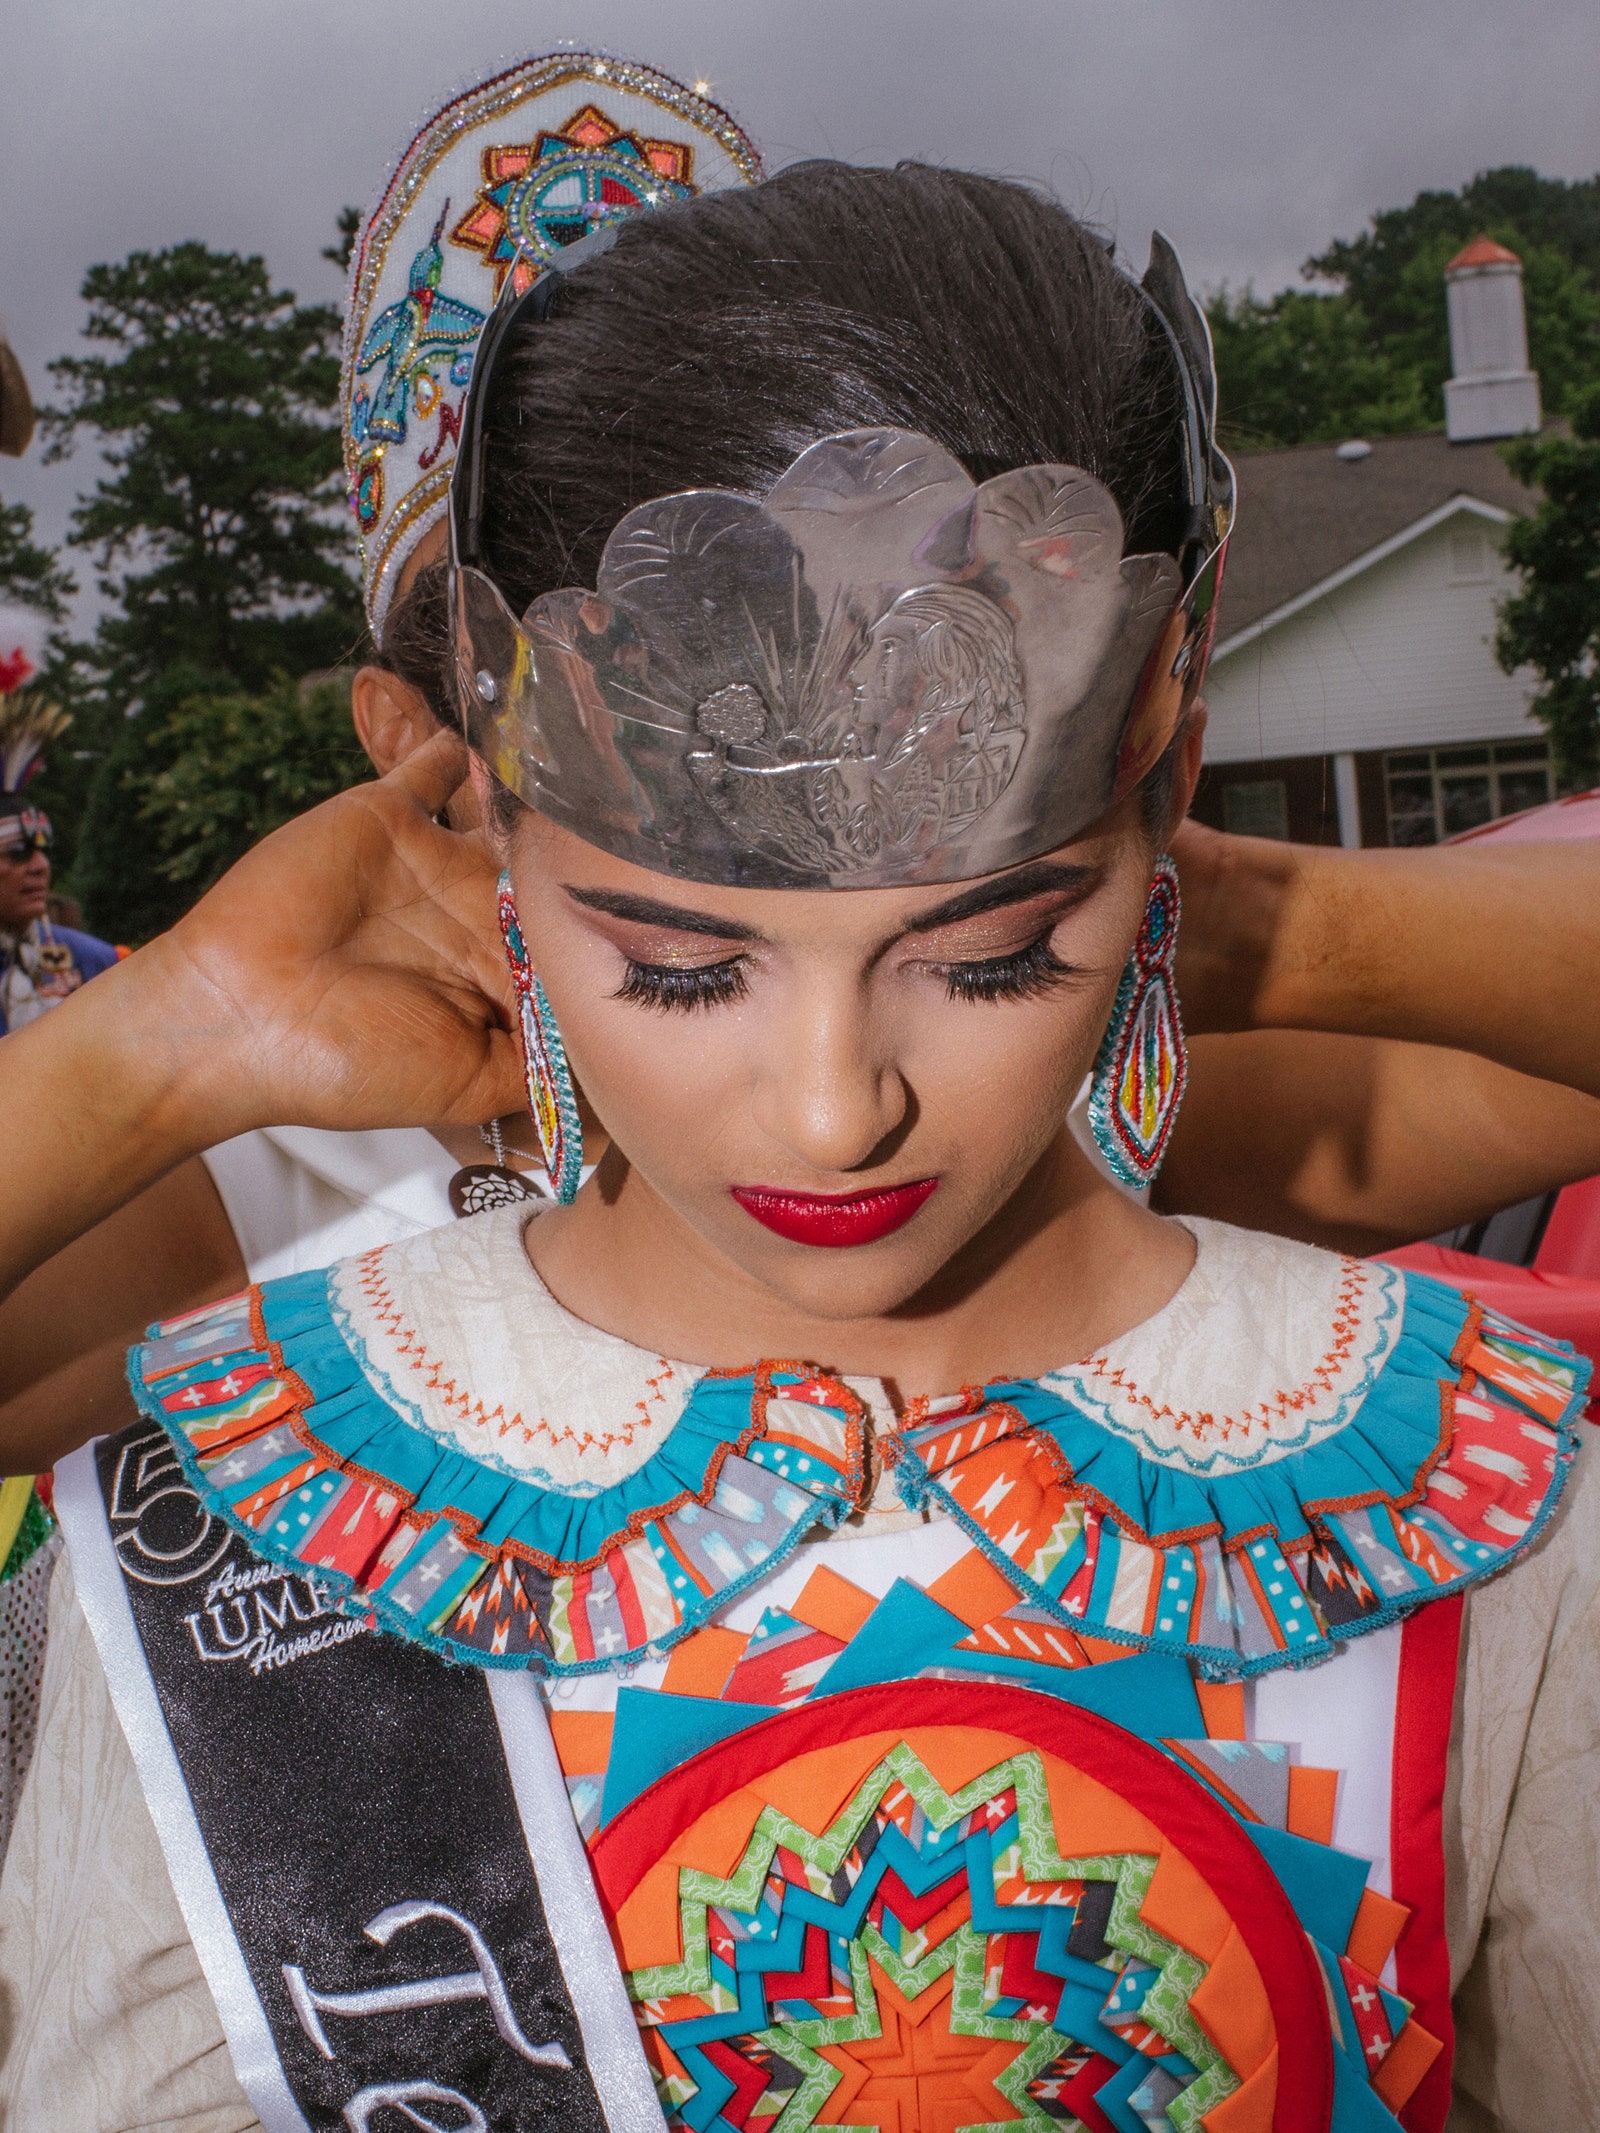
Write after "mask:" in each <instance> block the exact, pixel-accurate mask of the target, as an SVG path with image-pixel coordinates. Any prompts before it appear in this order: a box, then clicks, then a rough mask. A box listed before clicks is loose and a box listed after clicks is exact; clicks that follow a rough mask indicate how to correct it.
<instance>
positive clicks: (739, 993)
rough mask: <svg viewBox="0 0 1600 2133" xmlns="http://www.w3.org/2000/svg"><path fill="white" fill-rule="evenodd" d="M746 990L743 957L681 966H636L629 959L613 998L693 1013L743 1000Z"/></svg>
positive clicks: (648, 964)
mask: <svg viewBox="0 0 1600 2133" xmlns="http://www.w3.org/2000/svg"><path fill="white" fill-rule="evenodd" d="M749 990H750V987H749V983H748V981H747V979H746V977H745V958H744V957H743V956H742V955H734V956H729V957H728V958H727V959H726V961H724V962H721V963H697V964H692V965H688V966H683V967H680V966H677V965H674V964H669V963H639V962H635V961H634V960H633V959H632V958H631V957H630V958H629V960H628V967H627V971H626V974H625V975H624V977H623V980H622V983H621V984H620V985H619V986H618V987H617V990H616V992H615V994H614V995H613V997H614V998H615V999H618V1000H631V1001H633V1003H634V1004H635V1006H638V1007H653V1008H656V1009H658V1010H660V1011H662V1012H664V1013H669V1014H670V1013H674V1012H676V1013H689V1014H692V1013H693V1012H694V1010H695V1009H696V1008H701V1007H727V1006H728V1005H730V1004H731V1003H732V1002H733V1001H735V1000H742V999H743V998H744V997H745V994H746V993H747V992H748V991H749Z"/></svg>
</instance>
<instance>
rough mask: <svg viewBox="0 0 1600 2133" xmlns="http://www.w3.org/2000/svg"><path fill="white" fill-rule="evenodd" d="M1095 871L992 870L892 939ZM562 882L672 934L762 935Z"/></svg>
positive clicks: (1067, 885) (578, 900)
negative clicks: (990, 877) (990, 876)
mask: <svg viewBox="0 0 1600 2133" xmlns="http://www.w3.org/2000/svg"><path fill="white" fill-rule="evenodd" d="M1097 873H1098V869H1097V868H1095V867H1084V866H1066V865H1063V864H1062V863H1061V862H1060V861H1058V860H1051V859H1042V860H1035V861H1034V863H1033V864H1032V865H1031V866H1025V867H1018V868H1017V870H1016V872H1015V873H1012V874H999V875H996V876H995V878H994V879H993V880H992V881H981V882H979V883H978V885H977V886H976V887H975V888H971V889H964V890H963V891H962V892H961V894H960V895H959V896H951V897H948V898H947V899H946V900H945V902H943V903H942V904H935V906H934V907H933V909H932V910H931V911H926V912H924V913H923V915H922V916H921V917H920V918H916V919H912V920H911V921H910V923H909V924H907V925H904V926H902V927H901V928H900V929H899V932H898V933H897V934H896V936H895V938H896V939H903V938H904V936H905V935H907V934H911V933H934V932H937V931H938V930H939V929H940V928H941V927H944V926H958V925H960V923H961V921H962V920H963V919H967V918H977V917H979V916H981V914H982V913H983V912H985V911H997V910H1002V909H1003V908H1004V907H1005V906H1006V905H1007V904H1021V903H1028V902H1030V901H1031V900H1032V899H1033V898H1034V897H1036V896H1045V895H1048V894H1049V893H1050V892H1051V891H1052V890H1061V889H1068V890H1071V889H1083V888H1085V887H1087V886H1088V885H1089V884H1090V883H1092V882H1093V881H1094V879H1095V878H1096V875H1097ZM565 887H566V893H567V894H568V896H570V897H571V898H572V901H573V902H574V903H575V904H582V905H583V906H584V908H585V909H586V910H590V911H603V912H605V913H606V914H607V916H608V917H611V918H621V919H626V920H629V921H631V922H632V923H633V924H634V925H636V926H663V927H666V928H668V929H669V930H670V931H671V932H674V933H698V934H703V935H705V936H707V937H708V938H709V939H711V940H718V941H764V940H765V939H766V937H767V936H766V935H765V934H764V933H759V932H757V930H756V928H755V927H754V926H745V925H741V924H740V923H739V921H738V920H737V919H731V918H719V917H717V916H716V914H715V913H713V912H709V911H690V910H687V909H685V908H684V906H683V905H681V904H664V903H658V902H657V901H656V900H655V898H654V897H653V896H628V895H626V894H624V893H622V892H621V891H618V890H613V889H575V888H573V887H572V886H571V884H570V883H567V884H565Z"/></svg>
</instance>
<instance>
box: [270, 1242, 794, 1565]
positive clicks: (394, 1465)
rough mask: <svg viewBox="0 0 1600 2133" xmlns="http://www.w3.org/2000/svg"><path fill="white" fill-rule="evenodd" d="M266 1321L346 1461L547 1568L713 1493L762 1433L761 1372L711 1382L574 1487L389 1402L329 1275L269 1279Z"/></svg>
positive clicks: (601, 1548) (598, 1553)
mask: <svg viewBox="0 0 1600 2133" xmlns="http://www.w3.org/2000/svg"><path fill="white" fill-rule="evenodd" d="M261 1319H262V1324H263V1326H264V1328H265V1330H266V1334H267V1338H268V1339H269V1340H270V1341H272V1342H274V1343H275V1344H276V1345H277V1347H278V1348H279V1350H280V1351H281V1353H282V1356H283V1360H284V1362H285V1364H286V1365H287V1366H288V1368H289V1369H291V1370H292V1371H293V1372H294V1373H295V1375H296V1376H297V1377H298V1378H299V1379H301V1381H302V1382H303V1383H304V1384H305V1386H306V1387H307V1388H308V1390H309V1391H310V1393H311V1396H312V1400H313V1402H314V1405H315V1417H314V1421H313V1422H312V1426H313V1428H314V1430H315V1434H316V1438H317V1441H318V1443H319V1444H323V1445H325V1446H326V1447H327V1449H328V1450H329V1451H330V1452H331V1453H332V1454H333V1456H334V1458H335V1459H336V1460H337V1461H338V1462H339V1464H340V1465H341V1466H349V1467H355V1468H358V1469H359V1470H360V1471H361V1472H362V1473H364V1474H366V1475H368V1476H370V1477H372V1478H373V1479H375V1480H380V1481H386V1482H389V1483H391V1484H392V1485H393V1486H394V1487H395V1488H396V1489H398V1490H399V1491H400V1492H401V1493H402V1494H403V1495H404V1496H406V1497H407V1498H408V1499H409V1500H410V1501H411V1502H412V1504H413V1506H414V1508H415V1509H416V1511H417V1512H418V1513H419V1514H426V1513H430V1512H431V1513H434V1514H453V1515H454V1516H456V1517H458V1518H461V1519H465V1520H467V1521H469V1522H470V1524H471V1525H472V1527H473V1529H474V1530H475V1532H476V1534H477V1536H478V1538H479V1540H480V1541H481V1542H482V1544H483V1545H484V1546H485V1547H486V1548H489V1549H498V1548H501V1547H503V1546H505V1545H506V1544H507V1543H509V1544H510V1545H511V1546H513V1547H514V1548H516V1549H518V1550H520V1551H521V1552H522V1553H524V1554H525V1555H526V1556H528V1557H529V1558H531V1559H532V1560H533V1561H535V1562H537V1563H540V1564H541V1565H542V1566H543V1567H545V1568H547V1569H558V1570H561V1571H571V1570H578V1569H585V1568H588V1567H589V1566H591V1565H592V1564H595V1563H597V1562H599V1561H600V1560H601V1558H602V1557H603V1556H604V1555H606V1554H607V1553H608V1552H609V1550H610V1549H612V1548H614V1547H616V1546H618V1545H619V1544H620V1543H621V1542H622V1541H623V1540H624V1539H626V1538H627V1537H628V1535H629V1534H630V1533H633V1532H636V1531H638V1530H639V1528H640V1527H641V1526H643V1525H644V1524H645V1523H647V1522H648V1521H649V1520H650V1519H651V1518H654V1517H656V1516H658V1515H659V1514H660V1513H661V1512H662V1511H664V1510H665V1509H667V1508H669V1507H670V1506H672V1505H675V1504H678V1503H683V1502H687V1501H689V1500H690V1499H700V1498H704V1497H705V1496H707V1495H708V1494H709V1493H710V1490H711V1488H712V1486H713V1480H714V1470H715V1467H716V1465H717V1463H718V1461H719V1460H720V1459H722V1458H723V1457H725V1456H726V1454H727V1453H728V1452H729V1451H730V1450H732V1449H735V1448H737V1447H739V1446H740V1445H741V1444H742V1443H743V1442H746V1441H748V1439H749V1438H750V1437H751V1436H753V1435H754V1434H755V1428H756V1426H755V1424H754V1423H753V1422H752V1419H751V1397H750V1395H751V1384H750V1380H749V1379H748V1378H728V1379H724V1378H702V1379H701V1380H700V1381H699V1383H698V1384H697V1385H696V1386H695V1388H694V1391H693V1392H692V1394H691V1395H690V1397H689V1400H688V1403H687V1404H686V1406H685V1408H684V1410H683V1413H682V1414H681V1415H680V1416H679V1418H678V1420H677V1421H676V1422H675V1423H674V1424H673V1426H672V1429H671V1430H670V1432H669V1433H668V1435H667V1438H666V1441H665V1442H664V1443H663V1444H662V1446H661V1448H660V1450H659V1451H657V1452H655V1453H654V1454H652V1456H651V1457H650V1458H649V1459H647V1460H646V1461H645V1463H644V1465H643V1466H641V1467H640V1468H639V1469H638V1470H637V1472H635V1473H633V1474H630V1475H629V1476H628V1478H627V1479H626V1480H625V1481H620V1482H618V1483H616V1484H615V1485H614V1486H613V1487H611V1488H609V1489H603V1490H601V1491H600V1492H599V1493H598V1494H596V1495H592V1496H578V1495H567V1494H565V1493H563V1492H561V1491H559V1490H557V1489H554V1488H552V1487H550V1486H549V1485H548V1484H546V1485H540V1484H539V1483H536V1482H532V1481H524V1480H522V1479H520V1478H519V1477H517V1476H516V1475H513V1474H511V1473H509V1472H507V1471H506V1469H504V1468H503V1467H491V1466H485V1465H483V1464H482V1463H481V1462H480V1461H479V1460H477V1459H474V1458H473V1457H472V1456H471V1455H470V1454H469V1453H467V1452H464V1451H460V1450H458V1449H457V1448H456V1447H454V1446H453V1445H451V1444H450V1443H449V1442H448V1441H447V1440H446V1439H444V1438H442V1437H440V1436H438V1435H436V1434H435V1433H434V1432H432V1431H430V1430H425V1429H419V1428H418V1427H417V1426H416V1425H415V1424H414V1423H412V1422H409V1421H407V1420H406V1419H405V1417H404V1416H403V1415H401V1414H400V1413H398V1412H397V1411H396V1409H395V1408H394V1407H392V1406H390V1405H389V1404H388V1402H387V1401H385V1399H384V1398H383V1397H382V1395H381V1394H380V1393H379V1392H378V1391H377V1389H376V1388H375V1387H374V1385H373V1384H372V1382H371V1380H370V1378H369V1377H368V1375H367V1373H366V1371H365V1370H364V1369H363V1368H362V1358H361V1357H360V1355H359V1354H358V1352H357V1349H358V1348H359V1343H358V1342H357V1341H356V1339H355V1336H354V1335H352V1334H349V1333H347V1332H345V1331H344V1330H342V1329H341V1328H340V1326H339V1325H338V1324H337V1323H336V1321H335V1319H334V1316H333V1311H332V1306H331V1302H330V1297H329V1292H328V1277H327V1275H326V1274H325V1273H320V1272H319V1273H313V1274H294V1275H290V1276H288V1277H287V1278H286V1279H284V1280H282V1281H274V1282H268V1283H267V1284H266V1285H265V1286H264V1287H263V1289H262V1291H261Z"/></svg>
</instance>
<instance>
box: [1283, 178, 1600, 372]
mask: <svg viewBox="0 0 1600 2133" xmlns="http://www.w3.org/2000/svg"><path fill="white" fill-rule="evenodd" d="M1499 230H1513V231H1515V232H1516V233H1517V235H1518V236H1519V238H1520V239H1521V242H1520V243H1518V244H1514V245H1512V247H1511V248H1512V250H1513V251H1517V252H1521V251H1522V248H1523V245H1527V246H1528V247H1529V248H1530V249H1531V248H1534V247H1539V246H1548V247H1550V248H1551V249H1552V250H1554V251H1556V252H1559V253H1560V254H1561V256H1562V257H1563V258H1564V259H1566V260H1568V261H1569V262H1570V263H1571V264H1572V265H1573V266H1575V267H1576V268H1578V269H1579V271H1580V272H1581V273H1582V274H1584V275H1585V276H1586V277H1587V279H1588V280H1589V282H1590V285H1591V286H1600V176H1596V177H1593V178H1583V179H1579V180H1578V181H1577V182H1576V183H1573V184H1569V183H1568V182H1567V181H1566V180H1565V179H1563V178H1542V177H1540V175H1539V173H1538V172H1537V171H1535V170H1529V169H1527V168H1526V167H1524V166H1522V165H1515V164H1513V165H1507V166H1506V167H1504V168H1503V169H1500V170H1485V171H1480V172H1479V173H1478V175H1477V177H1475V178H1473V179H1472V180H1471V181H1470V182H1469V183H1468V184H1466V185H1463V186H1462V187H1461V189H1460V190H1459V191H1458V192H1453V193H1450V192H1424V193H1418V194H1417V196H1416V198H1415V199H1414V200H1413V201H1412V202H1411V204H1410V206H1409V207H1389V208H1384V209H1383V210H1382V211H1381V212H1380V213H1379V214H1376V215H1374V216H1373V218H1372V220H1371V222H1370V223H1369V224H1368V226H1367V227H1366V229H1364V230H1363V231H1362V233H1361V235H1360V236H1359V237H1353V238H1350V239H1348V240H1346V239H1344V238H1336V239H1335V240H1334V242H1333V243H1332V244H1330V245H1329V246H1328V248H1327V250H1326V251H1325V252H1319V253H1318V254H1317V255H1316V257H1315V258H1312V259H1308V260H1307V261H1306V264H1305V271H1306V274H1307V275H1308V276H1311V277H1315V278H1316V279H1318V280H1321V281H1328V282H1332V283H1334V284H1335V286H1336V287H1338V288H1340V289H1342V290H1343V291H1344V293H1345V294H1346V295H1347V296H1351V297H1353V298H1354V299H1355V301H1356V302H1357V303H1358V304H1359V305H1360V306H1361V308H1362V310H1363V311H1364V312H1365V313H1366V315H1367V317H1368V318H1369V319H1370V320H1371V321H1372V326H1373V330H1374V331H1375V332H1376V333H1378V334H1380V335H1384V336H1387V335H1388V334H1391V333H1395V332H1404V331H1405V330H1406V329H1407V327H1408V326H1409V325H1410V323H1411V320H1412V304H1413V299H1412V296H1411V294H1410V293H1409V292H1408V290H1407V288H1406V276H1407V270H1408V268H1410V266H1411V265H1412V263H1413V261H1415V259H1416V258H1417V256H1418V255H1419V253H1422V252H1424V251H1429V250H1431V251H1432V253H1433V254H1434V255H1435V256H1436V257H1437V258H1438V260H1439V263H1440V266H1441V268H1442V266H1443V263H1444V261H1445V260H1447V259H1448V258H1449V257H1450V256H1451V254H1452V253H1453V252H1458V251H1459V250H1460V249H1461V247H1462V246H1463V245H1464V244H1467V243H1470V241H1471V240H1472V239H1473V238H1474V237H1476V236H1477V235H1478V234H1479V233H1480V232H1481V231H1487V232H1488V234H1489V235H1490V236H1491V237H1492V236H1494V235H1495V234H1496V232H1497V231H1499ZM1501 242H1503V243H1509V242H1510V240H1509V238H1503V239H1501Z"/></svg>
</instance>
